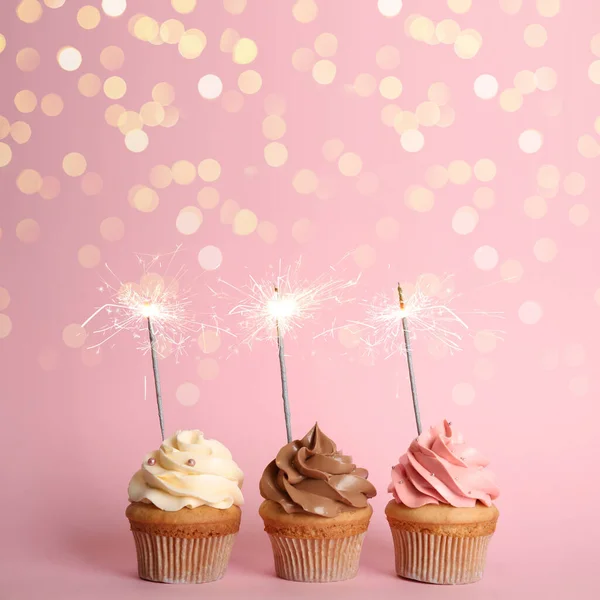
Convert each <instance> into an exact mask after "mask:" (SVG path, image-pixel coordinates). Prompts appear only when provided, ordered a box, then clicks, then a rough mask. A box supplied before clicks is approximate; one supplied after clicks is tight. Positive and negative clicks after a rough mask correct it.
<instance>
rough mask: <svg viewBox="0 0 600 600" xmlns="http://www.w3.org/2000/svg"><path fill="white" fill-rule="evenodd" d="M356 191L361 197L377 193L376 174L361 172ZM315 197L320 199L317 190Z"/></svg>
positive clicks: (377, 180)
mask: <svg viewBox="0 0 600 600" xmlns="http://www.w3.org/2000/svg"><path fill="white" fill-rule="evenodd" d="M356 189H357V191H358V193H359V194H362V195H363V196H370V195H371V194H375V193H377V191H378V190H379V177H377V174H376V173H369V172H364V171H363V172H362V173H361V174H360V176H359V178H358V180H357V181H356ZM317 196H318V197H319V198H321V197H322V196H321V195H320V194H319V190H317Z"/></svg>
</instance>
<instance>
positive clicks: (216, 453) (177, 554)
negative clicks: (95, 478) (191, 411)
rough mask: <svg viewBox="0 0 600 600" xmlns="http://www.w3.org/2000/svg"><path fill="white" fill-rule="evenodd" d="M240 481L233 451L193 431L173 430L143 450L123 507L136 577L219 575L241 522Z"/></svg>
mask: <svg viewBox="0 0 600 600" xmlns="http://www.w3.org/2000/svg"><path fill="white" fill-rule="evenodd" d="M243 478H244V474H243V473H242V471H241V470H240V468H239V467H238V466H237V464H236V463H235V462H234V461H233V459H232V457H231V452H229V450H228V449H227V448H226V447H225V446H224V445H223V444H221V443H220V442H217V441H216V440H208V439H205V438H204V435H203V434H202V432H200V431H198V430H186V431H178V432H177V433H175V435H173V436H172V437H170V438H167V439H166V440H164V442H163V443H162V444H161V446H160V448H159V449H158V450H156V451H154V452H151V453H150V454H148V455H147V456H146V457H145V458H144V462H143V463H142V467H141V469H140V470H139V471H137V472H136V473H135V474H134V476H133V477H132V479H131V481H130V483H129V501H130V502H131V504H130V505H129V506H128V507H127V511H126V515H127V518H128V519H129V522H130V525H131V531H132V533H133V537H134V539H135V545H136V550H137V557H138V573H139V576H140V577H141V578H142V579H147V580H149V581H158V582H163V583H204V582H209V581H215V580H217V579H220V578H221V577H222V576H223V575H224V573H225V569H226V568H227V563H228V561H229V556H230V555H231V549H232V547H233V542H234V539H235V536H236V534H237V532H238V530H239V526H240V520H241V510H240V508H239V507H240V506H242V504H243V503H244V498H243V496H242V492H241V487H242V482H243Z"/></svg>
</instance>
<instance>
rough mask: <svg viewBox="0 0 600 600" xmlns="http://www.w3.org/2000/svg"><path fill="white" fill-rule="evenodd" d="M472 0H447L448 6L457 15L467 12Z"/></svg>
mask: <svg viewBox="0 0 600 600" xmlns="http://www.w3.org/2000/svg"><path fill="white" fill-rule="evenodd" d="M472 3H473V0H447V4H448V8H449V9H450V10H451V11H452V12H455V13H456V14H458V15H462V14H464V13H467V12H469V10H470V8H471V4H472Z"/></svg>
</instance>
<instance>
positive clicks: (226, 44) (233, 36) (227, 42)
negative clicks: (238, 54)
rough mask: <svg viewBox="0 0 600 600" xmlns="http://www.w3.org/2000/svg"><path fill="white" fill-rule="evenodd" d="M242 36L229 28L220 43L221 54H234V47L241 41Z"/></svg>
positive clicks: (224, 32)
mask: <svg viewBox="0 0 600 600" xmlns="http://www.w3.org/2000/svg"><path fill="white" fill-rule="evenodd" d="M240 37H241V36H240V34H239V33H238V32H237V31H236V30H235V29H231V28H230V27H228V28H227V29H225V31H223V33H222V34H221V40H220V42H219V48H220V50H221V52H227V53H229V52H233V47H234V46H235V45H236V43H237V41H238V40H239V39H240Z"/></svg>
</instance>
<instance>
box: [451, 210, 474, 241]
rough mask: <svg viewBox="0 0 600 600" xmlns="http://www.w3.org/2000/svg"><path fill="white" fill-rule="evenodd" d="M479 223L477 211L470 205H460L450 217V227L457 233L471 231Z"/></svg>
mask: <svg viewBox="0 0 600 600" xmlns="http://www.w3.org/2000/svg"><path fill="white" fill-rule="evenodd" d="M477 223H479V213H478V212H477V211H476V210H475V209H474V208H473V207H472V206H462V207H461V208H459V209H458V210H457V211H456V212H455V213H454V216H453V217H452V229H453V230H454V231H455V232H456V233H458V234H459V235H467V234H469V233H472V232H473V230H474V229H475V227H477Z"/></svg>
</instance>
